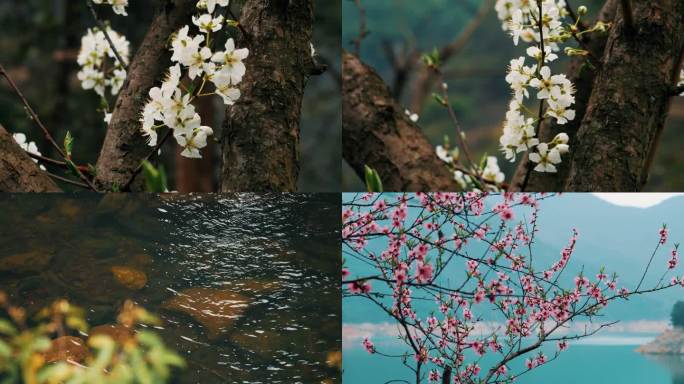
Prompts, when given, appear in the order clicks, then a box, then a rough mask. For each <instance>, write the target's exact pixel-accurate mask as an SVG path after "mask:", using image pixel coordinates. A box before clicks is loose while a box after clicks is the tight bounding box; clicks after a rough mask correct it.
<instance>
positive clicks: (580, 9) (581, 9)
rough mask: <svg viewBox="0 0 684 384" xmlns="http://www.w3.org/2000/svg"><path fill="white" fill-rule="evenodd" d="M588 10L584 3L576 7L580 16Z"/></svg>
mask: <svg viewBox="0 0 684 384" xmlns="http://www.w3.org/2000/svg"><path fill="white" fill-rule="evenodd" d="M588 11H589V10H588V9H587V7H585V6H584V5H580V6H579V8H577V13H579V15H580V16H584V15H586V14H587V12H588Z"/></svg>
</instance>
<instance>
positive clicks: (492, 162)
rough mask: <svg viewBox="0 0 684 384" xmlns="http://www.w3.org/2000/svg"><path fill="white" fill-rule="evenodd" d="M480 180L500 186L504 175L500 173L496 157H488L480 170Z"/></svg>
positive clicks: (504, 177)
mask: <svg viewBox="0 0 684 384" xmlns="http://www.w3.org/2000/svg"><path fill="white" fill-rule="evenodd" d="M482 179H484V180H486V181H489V182H491V183H495V184H501V183H503V181H504V180H505V179H506V175H504V173H503V172H501V169H500V168H499V163H498V160H497V159H496V157H494V156H488V157H487V163H486V165H485V168H484V169H483V170H482Z"/></svg>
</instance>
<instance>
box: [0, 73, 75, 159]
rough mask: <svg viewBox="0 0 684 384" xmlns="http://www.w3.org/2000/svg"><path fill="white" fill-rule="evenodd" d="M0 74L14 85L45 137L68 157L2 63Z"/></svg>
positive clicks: (13, 88)
mask: <svg viewBox="0 0 684 384" xmlns="http://www.w3.org/2000/svg"><path fill="white" fill-rule="evenodd" d="M0 75H2V76H3V77H4V78H5V80H7V82H8V83H9V85H10V87H12V90H14V93H15V94H16V95H17V96H18V97H19V99H20V100H21V102H22V103H23V104H24V108H26V111H27V112H28V114H29V116H30V117H31V120H33V121H34V122H35V123H36V125H37V126H38V128H40V129H41V130H42V131H43V134H44V135H45V138H46V139H47V140H48V141H49V142H50V144H52V146H53V147H54V148H55V149H56V150H57V152H58V153H59V154H60V156H62V157H66V156H65V154H64V151H62V147H61V146H60V145H59V144H57V142H56V141H55V139H54V138H53V137H52V135H51V134H50V131H48V129H47V128H46V127H45V125H44V124H43V122H42V121H41V120H40V118H39V117H38V115H36V112H34V111H33V108H31V105H30V104H29V102H28V100H26V97H24V94H23V93H22V92H21V90H20V89H19V87H17V84H16V83H15V82H14V80H12V78H11V77H10V75H9V73H7V71H6V70H5V67H3V66H2V64H0Z"/></svg>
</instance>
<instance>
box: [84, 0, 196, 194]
mask: <svg viewBox="0 0 684 384" xmlns="http://www.w3.org/2000/svg"><path fill="white" fill-rule="evenodd" d="M162 3H163V4H162V6H161V7H160V9H159V11H158V12H157V14H156V15H155V18H154V20H153V21H152V23H151V25H150V28H149V29H148V31H147V34H146V35H145V38H144V39H143V41H142V43H141V44H140V47H139V48H138V51H137V52H136V54H135V56H134V57H133V60H132V61H131V64H130V65H129V67H128V78H127V79H126V82H125V83H124V86H123V88H122V89H121V92H120V93H119V97H118V99H117V101H116V105H115V107H114V111H113V114H112V120H111V122H110V124H109V127H108V128H107V134H106V136H105V140H104V143H103V145H102V149H101V151H100V157H99V158H98V160H97V165H96V168H97V177H96V183H97V184H98V185H99V187H100V188H103V189H113V188H116V187H121V186H123V185H125V184H126V183H127V182H128V180H129V179H130V177H131V176H132V175H133V174H134V172H135V170H136V169H137V168H138V166H139V165H140V163H141V161H142V160H143V158H144V157H145V156H146V155H147V154H148V153H149V152H150V147H149V146H148V145H147V143H146V142H145V138H144V137H143V136H142V135H141V134H140V121H139V118H140V114H141V111H142V109H143V106H144V105H145V102H146V101H147V95H148V92H149V90H150V88H152V87H153V86H154V85H155V84H156V83H157V82H158V81H159V80H160V79H161V77H162V75H163V74H164V72H165V71H166V69H167V67H168V65H167V64H168V61H169V57H170V55H169V53H168V49H167V46H168V44H167V43H168V40H169V36H171V34H172V33H174V32H175V31H176V30H178V29H179V28H181V27H182V26H183V25H184V24H189V23H191V15H192V14H193V12H194V11H195V10H196V9H195V5H196V4H197V0H175V1H172V0H164V1H163V2H162ZM131 188H132V189H136V190H138V189H141V188H142V183H133V184H132V185H131Z"/></svg>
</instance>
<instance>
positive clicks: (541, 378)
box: [342, 345, 684, 384]
mask: <svg viewBox="0 0 684 384" xmlns="http://www.w3.org/2000/svg"><path fill="white" fill-rule="evenodd" d="M635 348H636V346H633V345H620V346H598V345H572V346H571V347H570V348H569V349H568V350H567V351H566V352H564V353H563V354H562V355H561V356H560V357H559V358H557V359H556V360H555V361H552V362H550V363H549V364H548V365H546V366H542V367H539V368H537V369H536V370H533V371H531V372H530V373H527V374H525V375H523V376H521V377H520V378H519V379H518V380H516V383H517V384H682V383H684V379H683V378H684V376H680V374H679V373H678V371H679V370H682V368H681V367H684V362H682V361H681V360H680V359H678V358H673V357H656V356H648V357H647V356H643V355H641V354H639V353H637V352H635V351H634V349H635ZM342 378H343V382H344V383H368V384H371V383H372V384H376V383H377V384H382V383H386V382H388V381H391V380H408V382H409V383H414V382H415V380H413V381H411V372H410V371H409V370H408V369H407V368H405V367H403V366H402V364H401V362H400V361H398V360H396V359H391V358H384V357H380V356H371V355H369V354H368V353H367V352H366V351H364V350H362V349H361V348H354V347H351V348H346V347H345V349H344V374H343V376H342Z"/></svg>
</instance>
